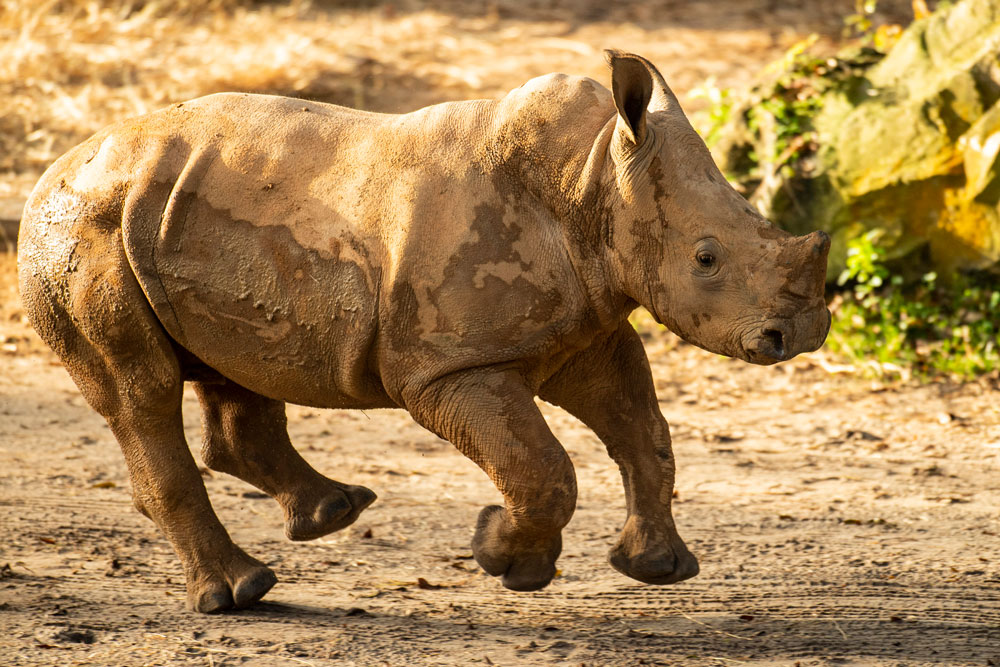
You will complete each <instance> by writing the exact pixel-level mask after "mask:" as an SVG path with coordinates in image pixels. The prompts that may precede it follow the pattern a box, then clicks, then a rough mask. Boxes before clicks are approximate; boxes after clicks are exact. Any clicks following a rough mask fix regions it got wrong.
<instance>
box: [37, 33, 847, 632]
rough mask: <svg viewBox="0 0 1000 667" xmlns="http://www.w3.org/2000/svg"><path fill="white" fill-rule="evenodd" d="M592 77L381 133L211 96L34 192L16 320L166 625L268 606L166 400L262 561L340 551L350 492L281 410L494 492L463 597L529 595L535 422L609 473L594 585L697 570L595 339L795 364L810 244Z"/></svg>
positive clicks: (549, 496) (631, 394)
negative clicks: (580, 441) (156, 578)
mask: <svg viewBox="0 0 1000 667" xmlns="http://www.w3.org/2000/svg"><path fill="white" fill-rule="evenodd" d="M608 55H609V62H610V64H611V69H612V88H613V93H612V92H610V91H608V90H606V89H605V88H603V87H602V86H601V85H599V84H598V83H597V82H595V81H593V80H591V79H587V78H580V77H570V76H565V75H561V74H553V75H548V76H543V77H539V78H537V79H533V80H531V81H529V82H528V83H526V84H525V85H524V86H521V87H520V88H518V89H516V90H513V91H511V92H510V93H509V94H508V95H506V96H505V97H503V98H502V99H500V100H496V101H484V100H480V101H472V102H459V103H448V104H441V105H438V106H433V107H429V108H426V109H422V110H420V111H416V112H414V113H411V114H405V115H382V114H373V113H364V112H360V111H354V110H350V109H344V108H341V107H336V106H331V105H325V104H317V103H313V102H304V101H302V100H295V99H287V98H281V97H269V96H258V95H240V94H221V95H212V96H209V97H205V98H201V99H197V100H193V101H191V102H186V103H183V104H177V105H175V106H173V107H171V108H169V109H165V110H163V111H159V112H156V113H153V114H150V115H148V116H144V117H141V118H137V119H133V120H127V121H124V122H121V123H118V124H117V125H114V126H112V127H110V128H107V129H105V130H104V131H102V132H100V133H98V134H97V135H95V136H94V137H92V138H91V139H89V140H88V141H86V142H84V143H83V144H81V145H80V146H78V147H77V148H75V149H73V150H72V151H70V152H69V153H68V154H66V155H65V156H63V157H62V158H60V159H59V160H58V161H57V162H56V163H55V164H54V165H53V166H52V167H51V168H50V169H49V170H48V171H47V172H46V173H45V175H44V176H43V177H42V179H41V180H40V181H39V183H38V185H37V186H36V187H35V190H34V192H33V193H32V196H31V198H30V200H29V202H28V204H27V207H26V209H25V215H24V219H23V222H22V226H21V233H20V239H21V240H20V247H19V263H20V285H21V294H22V296H23V299H24V305H25V308H26V309H27V312H28V313H29V316H30V318H31V321H32V323H33V325H34V326H35V328H36V329H37V330H38V333H39V334H40V335H41V336H42V338H44V339H45V341H46V342H47V343H48V344H49V345H51V346H52V347H53V349H55V351H56V352H57V353H58V354H59V356H60V357H61V358H62V359H63V361H64V362H65V364H66V368H67V369H68V371H69V373H70V374H71V375H72V377H73V379H74V380H75V381H76V383H77V385H78V386H79V387H80V390H81V391H82V392H83V395H84V396H85V397H86V399H87V401H88V402H89V403H90V405H92V406H93V407H94V409H96V410H97V411H98V412H100V413H101V414H102V415H103V416H104V417H105V418H106V419H107V421H108V423H109V424H110V426H111V429H112V431H113V432H114V434H115V437H116V438H117V439H118V441H119V443H120V444H121V447H122V451H123V452H124V455H125V460H126V462H127V464H128V468H129V474H130V475H131V479H132V484H133V491H134V497H135V504H136V507H137V508H138V509H139V511H141V512H142V513H144V514H145V515H147V516H148V517H150V518H151V519H153V520H154V521H155V522H156V523H157V525H158V526H159V527H160V528H161V529H162V530H163V532H164V533H165V534H166V536H167V537H168V538H169V539H170V541H171V543H172V544H173V546H174V548H175V550H176V552H177V554H178V556H179V557H180V559H181V561H182V563H183V566H184V570H185V573H186V576H187V590H188V603H189V605H190V606H191V607H192V608H193V609H195V610H198V611H203V612H212V611H219V610H224V609H229V608H233V607H236V608H241V607H246V606H247V605H250V604H252V603H254V602H255V601H256V600H258V599H260V597H261V596H263V595H264V594H265V593H266V592H267V591H268V590H269V589H270V587H271V586H272V585H273V584H274V583H275V577H274V574H273V573H272V572H271V571H270V570H269V569H268V568H266V567H265V566H264V565H262V564H261V563H260V562H259V561H257V560H255V559H254V558H252V557H250V556H248V555H247V554H246V553H245V552H244V551H243V550H242V549H240V548H239V547H238V546H236V545H235V544H234V543H233V542H232V541H231V540H230V538H229V535H228V534H227V533H226V530H225V528H223V526H222V524H221V523H220V522H219V520H218V519H217V518H216V516H215V513H214V512H213V510H212V507H211V505H210V504H209V500H208V496H207V494H206V492H205V488H204V485H203V484H202V481H201V478H200V476H199V474H198V470H197V467H196V465H195V462H194V460H193V458H192V456H191V454H190V452H189V450H188V448H187V445H186V443H185V440H184V434H183V429H182V424H181V389H182V386H183V383H184V382H185V381H188V382H192V383H193V384H194V387H195V390H196V391H197V394H198V397H199V398H200V400H201V404H202V408H203V432H204V445H203V447H204V449H203V454H204V459H205V462H206V464H207V465H208V466H209V467H211V468H213V469H214V470H219V471H223V472H227V473H230V474H233V475H235V476H237V477H239V478H241V479H243V480H245V481H247V482H249V483H250V484H253V485H255V486H257V487H258V488H260V489H262V490H263V491H265V492H266V493H268V494H270V495H271V496H273V497H274V498H275V500H277V501H278V502H279V503H280V504H281V506H282V507H283V508H284V511H285V515H286V532H287V534H288V537H290V538H291V539H294V540H304V539H312V538H315V537H319V536H321V535H324V534H327V533H329V532H331V531H335V530H339V529H341V528H343V527H345V526H347V525H349V524H350V523H351V522H353V521H354V520H355V519H356V518H357V516H358V514H359V513H360V512H361V511H362V510H363V509H364V508H365V507H367V506H368V505H369V504H370V503H371V502H372V501H373V500H374V499H375V494H374V493H372V492H371V491H369V490H368V489H366V488H363V487H360V486H350V485H346V484H343V483H340V482H336V481H333V480H330V479H328V478H326V477H324V476H322V475H320V474H319V473H318V472H316V471H315V470H313V469H312V468H311V467H310V466H309V465H308V464H307V463H306V462H305V461H304V460H303V459H302V458H300V457H299V455H298V454H297V453H296V451H295V450H294V449H293V448H292V445H291V444H290V442H289V440H288V434H287V432H286V428H285V425H286V422H285V413H284V404H285V403H286V402H292V403H299V404H304V405H311V406H317V407H324V408H389V407H400V408H404V409H406V410H408V411H409V412H410V414H411V415H412V416H413V418H414V419H416V420H417V421H418V422H419V423H420V424H422V425H423V426H425V427H426V428H428V429H430V430H431V431H433V432H434V433H436V434H438V435H440V436H441V437H443V438H446V439H447V440H450V441H451V442H452V443H454V444H455V446H456V447H458V449H459V450H461V451H462V453H464V454H465V455H466V456H468V457H470V458H471V459H472V460H473V461H475V462H476V463H477V464H479V465H480V466H481V467H482V468H483V470H485V471H486V473H487V474H488V475H489V476H490V477H491V478H492V480H493V481H494V482H495V483H496V485H497V487H498V488H499V490H500V491H501V492H502V493H503V496H504V498H505V501H506V506H505V507H499V506H493V507H487V508H486V509H484V510H483V512H482V514H481V515H480V517H479V522H478V525H477V527H476V532H475V537H474V538H473V551H474V553H475V557H476V560H477V561H478V562H479V564H480V565H481V566H482V568H483V569H484V570H485V571H486V572H488V573H490V574H491V575H494V576H500V577H502V578H503V583H504V585H505V586H507V587H508V588H511V589H514V590H534V589H538V588H541V587H543V586H545V585H546V584H547V583H548V582H549V581H550V580H551V579H552V577H553V574H554V573H555V561H556V558H557V556H558V555H559V552H560V548H561V540H560V531H561V529H562V528H563V526H565V525H566V523H567V522H568V521H569V519H570V516H571V515H572V513H573V509H574V506H575V504H576V479H575V476H574V471H573V466H572V464H571V463H570V459H569V457H568V456H567V455H566V452H565V451H564V450H563V448H562V446H561V445H560V444H559V442H558V441H557V440H556V439H555V438H554V437H553V435H552V433H551V432H550V431H549V429H548V426H547V425H546V423H545V421H544V419H543V418H542V415H541V413H540V412H539V410H538V408H537V407H536V405H535V403H534V400H533V399H534V397H535V396H540V397H541V398H543V399H544V400H546V401H549V402H551V403H554V404H556V405H560V406H562V407H563V408H565V409H566V410H568V411H569V412H570V413H572V414H574V415H576V416H577V417H579V418H580V419H581V420H582V421H583V422H584V423H586V424H587V425H588V426H589V427H590V428H592V429H593V430H594V431H595V433H596V434H597V435H598V436H599V437H600V438H601V440H602V441H603V442H604V443H605V444H606V445H607V448H608V452H609V453H610V455H611V457H612V458H613V459H614V460H615V461H616V462H617V463H618V465H619V466H620V467H621V471H622V477H623V480H624V486H625V494H626V497H627V508H628V518H627V520H626V522H625V526H624V529H623V531H622V535H621V537H620V539H619V540H618V543H617V544H616V545H615V546H614V547H613V548H612V550H611V554H610V560H611V564H612V565H613V566H614V567H615V568H616V569H618V570H619V571H621V572H622V573H624V574H626V575H628V576H630V577H633V578H635V579H638V580H640V581H644V582H647V583H651V584H669V583H674V582H677V581H681V580H683V579H687V578H688V577H692V576H694V575H695V574H696V573H697V572H698V564H697V561H696V560H695V558H694V556H692V555H691V553H690V552H689V551H688V550H687V548H686V547H685V546H684V542H683V541H682V540H681V538H680V536H679V535H678V534H677V530H676V529H675V527H674V520H673V517H672V516H671V510H670V499H671V493H672V491H673V485H674V459H673V455H672V453H671V448H670V435H669V432H668V427H667V423H666V421H664V419H663V416H662V415H661V414H660V410H659V408H658V406H657V400H656V395H655V393H654V390H653V382H652V379H651V376H650V370H649V365H648V363H647V360H646V356H645V353H644V351H643V348H642V344H641V343H640V341H639V338H638V336H637V335H636V333H635V332H634V331H633V329H632V328H631V327H630V326H629V324H628V322H627V320H626V318H627V317H628V315H629V313H630V312H632V310H634V309H635V308H636V307H637V306H639V305H642V306H645V307H646V308H647V309H648V310H649V311H650V312H651V313H653V315H654V316H655V317H656V318H657V320H659V321H661V322H663V323H664V324H666V325H667V326H668V327H670V329H672V330H673V331H675V332H677V333H678V334H680V335H681V336H683V337H684V338H685V339H686V340H688V341H690V342H692V343H694V344H696V345H700V346H701V347H704V348H705V349H708V350H711V351H714V352H717V353H720V354H726V355H732V356H735V357H739V358H741V359H744V360H746V361H750V362H753V363H759V364H770V363H774V362H776V361H780V360H783V359H788V358H790V357H792V356H794V355H795V354H797V353H799V352H803V351H806V350H814V349H816V348H817V347H819V346H820V345H821V344H822V342H823V340H824V338H825V336H826V332H827V329H828V326H829V313H828V311H827V310H826V307H825V304H824V301H823V279H824V276H825V273H826V254H827V249H828V240H827V238H826V237H825V236H824V235H823V234H822V233H820V232H816V233H813V234H811V235H809V236H805V237H800V238H795V237H791V236H789V235H788V234H786V233H784V232H782V231H780V230H777V229H775V228H774V227H772V226H771V224H770V223H768V222H767V221H766V220H764V219H762V218H761V217H760V216H759V215H758V214H757V213H755V212H754V211H753V210H751V209H750V208H749V207H748V206H747V204H746V203H745V201H744V200H743V198H742V197H740V195H739V194H737V193H736V192H735V191H734V190H733V189H732V188H730V186H729V185H728V184H727V183H726V181H725V179H724V178H723V177H722V175H721V174H720V173H719V171H718V169H717V168H716V167H715V165H714V164H713V162H712V160H711V158H710V157H709V154H708V151H707V150H706V149H705V146H704V144H703V143H702V141H701V139H700V138H699V137H698V135H697V134H696V133H695V132H694V130H692V128H691V126H690V125H689V124H688V121H687V119H686V118H685V116H684V114H683V112H682V111H681V109H680V107H679V105H678V104H677V100H676V98H675V97H674V95H673V94H672V93H671V92H670V90H669V89H668V88H667V86H666V84H665V83H664V82H663V79H662V77H661V76H660V74H659V73H658V72H657V71H656V69H655V68H654V67H653V66H652V65H651V64H650V63H648V62H647V61H645V60H644V59H642V58H639V57H637V56H634V55H631V54H625V53H619V52H609V54H608Z"/></svg>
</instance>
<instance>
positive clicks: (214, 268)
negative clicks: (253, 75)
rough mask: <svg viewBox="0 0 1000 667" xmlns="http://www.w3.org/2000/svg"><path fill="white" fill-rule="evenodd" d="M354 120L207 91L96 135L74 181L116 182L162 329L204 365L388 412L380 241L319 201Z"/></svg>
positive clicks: (350, 115) (94, 187) (88, 188)
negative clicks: (380, 322) (376, 361)
mask: <svg viewBox="0 0 1000 667" xmlns="http://www.w3.org/2000/svg"><path fill="white" fill-rule="evenodd" d="M331 116H333V117H334V118H333V121H334V122H331ZM363 116H365V114H360V113H356V112H351V111H350V110H346V109H341V108H339V107H331V106H329V105H317V104H311V103H304V102H302V101H300V100H290V99H286V98H275V97H264V96H243V95H218V96H211V97H210V98H203V99H201V100H195V101H193V102H190V103H185V104H183V105H177V106H175V107H172V108H170V109H168V110H164V111H162V112H158V113H156V114H152V115H150V116H147V117H144V118H140V119H136V120H133V121H127V122H125V123H123V124H121V125H119V126H118V127H117V128H112V130H111V131H109V132H107V133H106V134H105V136H103V137H95V140H93V143H95V144H96V145H95V146H92V147H91V148H90V151H91V152H92V155H91V156H90V159H89V160H88V161H87V162H86V163H85V164H84V165H82V166H81V167H80V168H78V169H77V170H76V172H75V173H74V174H73V180H72V182H71V183H70V185H71V186H72V187H73V188H75V189H76V190H77V191H80V192H92V193H93V192H95V191H98V190H105V191H106V190H107V188H108V184H109V183H120V184H121V185H120V186H119V187H118V188H117V189H118V190H119V191H120V192H122V193H124V195H123V204H122V243H123V245H124V248H125V251H126V255H127V256H128V259H129V263H130V264H131V266H132V268H133V271H134V273H135V275H136V277H137V279H138V281H139V283H140V285H141V286H142V289H143V291H144V292H145V294H146V296H147V298H148V299H149V302H150V304H151V305H152V307H153V310H154V312H155V313H156V315H157V317H158V318H159V319H160V321H161V322H162V323H163V325H164V327H165V328H166V329H167V331H168V333H169V334H170V335H171V336H172V337H173V338H174V339H175V340H177V342H178V343H180V344H181V345H182V346H183V347H184V348H186V349H187V350H188V351H190V352H191V353H193V354H194V355H195V356H197V357H198V358H199V359H200V360H201V361H203V362H204V363H206V364H207V365H209V366H211V367H212V368H214V369H215V370H217V371H219V372H220V373H222V374H223V375H225V376H226V377H229V378H230V379H232V380H234V381H236V382H238V383H240V384H242V385H244V386H246V387H248V388H250V389H252V390H254V391H257V392H259V393H262V394H264V395H267V396H271V397H274V398H279V399H282V400H288V401H292V402H296V403H303V404H310V405H318V406H326V407H366V406H370V407H375V406H379V405H388V404H390V403H391V402H390V401H389V399H388V398H387V396H386V395H385V392H384V391H383V390H382V388H381V384H380V382H379V380H378V377H377V375H375V374H374V373H373V371H372V369H371V368H370V363H369V362H370V359H371V355H372V346H373V343H374V338H375V331H374V327H373V323H374V321H375V313H376V312H377V308H378V297H377V292H378V281H379V274H380V271H381V269H382V262H383V258H384V252H383V249H382V247H381V245H380V243H379V236H378V234H377V233H373V232H372V230H370V229H367V228H365V226H364V224H362V223H361V222H359V221H358V220H357V219H356V218H354V217H353V216H345V215H344V209H345V206H344V205H343V202H338V201H336V200H330V199H329V198H328V197H325V196H324V195H325V194H326V193H324V192H316V191H315V190H316V188H317V187H320V186H321V185H322V184H323V183H325V182H327V181H329V180H330V179H334V180H336V179H337V177H338V174H336V173H331V169H333V170H334V171H336V169H337V168H338V167H336V166H333V167H331V160H330V159H329V155H330V154H335V153H337V152H338V151H339V150H341V146H340V145H339V144H341V143H343V142H344V136H345V135H348V137H349V135H350V125H351V122H352V120H355V119H357V118H360V117H363ZM334 130H339V132H337V131H334ZM333 162H334V163H335V162H336V161H333ZM340 168H341V169H342V170H343V171H344V172H345V173H344V174H343V178H344V179H349V178H356V177H357V176H358V174H357V173H348V171H349V170H348V169H346V168H344V167H340ZM103 196H107V194H105V195H103ZM346 208H347V209H350V208H351V207H350V206H347V207H346Z"/></svg>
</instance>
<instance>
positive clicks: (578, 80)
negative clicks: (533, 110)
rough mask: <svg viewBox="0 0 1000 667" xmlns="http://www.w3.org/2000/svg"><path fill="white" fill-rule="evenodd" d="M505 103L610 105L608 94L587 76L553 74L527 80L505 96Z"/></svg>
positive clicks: (610, 98) (611, 101)
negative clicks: (509, 101)
mask: <svg viewBox="0 0 1000 667" xmlns="http://www.w3.org/2000/svg"><path fill="white" fill-rule="evenodd" d="M507 99H510V100H512V101H522V102H524V103H535V104H539V103H542V104H545V103H547V104H550V105H552V106H553V111H555V107H567V106H569V107H574V108H579V107H606V106H608V105H612V106H613V105H614V100H613V99H612V96H611V91H609V90H608V89H607V88H605V87H604V86H602V85H601V84H600V83H598V82H597V81H595V80H594V79H591V78H590V77H587V76H574V75H570V74H562V73H561V72H555V73H552V74H544V75H542V76H536V77H535V78H534V79H530V80H529V81H527V82H526V83H524V84H523V85H521V86H519V87H518V88H515V89H514V90H512V91H510V93H508V94H507Z"/></svg>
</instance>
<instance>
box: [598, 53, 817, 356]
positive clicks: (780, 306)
mask: <svg viewBox="0 0 1000 667" xmlns="http://www.w3.org/2000/svg"><path fill="white" fill-rule="evenodd" d="M608 60H609V62H610V64H611V69H612V92H613V95H614V101H615V105H616V106H617V108H618V116H617V118H616V120H615V127H614V132H613V135H612V136H611V139H610V143H609V153H610V156H611V163H612V169H613V181H614V182H613V185H612V186H611V187H612V188H613V189H614V190H616V191H617V194H616V195H615V196H613V197H611V200H612V202H611V206H610V210H611V212H610V222H609V229H608V238H607V242H608V245H609V246H610V248H611V251H612V254H613V255H614V257H615V261H616V264H617V265H618V271H619V275H620V276H621V280H622V282H623V287H624V291H625V292H626V293H627V294H628V295H629V296H630V297H631V298H632V299H634V300H635V301H637V302H639V303H640V304H642V305H643V306H645V307H646V309H647V310H649V311H650V312H651V313H652V314H653V316H654V317H655V318H656V319H657V320H658V321H660V322H661V323H663V324H666V325H667V326H668V327H669V328H670V329H671V330H672V331H674V332H675V333H677V334H678V335H680V336H681V337H683V338H684V339H685V340H687V341H689V342H691V343H694V344H695V345H698V346H700V347H703V348H705V349H707V350H710V351H712V352H716V353H719V354H725V355H729V356H733V357H738V358H740V359H743V360H745V361H750V362H753V363H756V364H772V363H775V362H777V361H783V360H785V359H790V358H792V357H794V356H795V355H796V354H798V353H800V352H808V351H812V350H815V349H817V348H818V347H819V346H820V345H822V344H823V341H824V340H825V339H826V334H827V331H828V330H829V327H830V313H829V311H828V310H827V308H826V303H825V301H824V298H823V291H824V283H825V278H826V257H827V253H828V251H829V248H830V240H829V237H828V236H827V235H826V234H825V233H823V232H820V231H816V232H813V233H811V234H808V235H806V236H801V237H796V236H792V235H790V234H788V233H786V232H784V231H782V230H780V229H777V228H776V227H774V226H773V225H772V224H771V223H770V222H768V221H767V220H766V219H764V218H763V217H762V216H760V215H759V214H758V213H757V212H756V211H754V210H753V209H752V208H751V207H750V206H749V205H748V204H747V202H746V200H744V199H743V197H742V196H740V194H739V193H738V192H736V191H735V190H734V189H733V188H732V187H731V186H730V185H729V184H728V183H727V182H726V179H725V178H724V177H723V175H722V174H721V172H720V171H719V169H718V168H717V167H716V165H715V163H714V162H713V161H712V157H711V155H710V154H709V152H708V149H707V148H706V147H705V144H704V142H703V141H702V140H701V138H700V137H699V136H698V134H697V133H696V132H695V131H694V129H693V128H692V127H691V125H690V123H689V122H688V120H687V118H686V117H685V116H684V113H683V111H682V110H681V108H680V105H679V104H678V103H677V98H676V97H674V94H673V93H672V92H671V91H670V89H669V88H668V87H667V85H666V83H665V82H664V80H663V77H662V76H661V75H660V73H659V72H658V71H657V70H656V68H655V67H653V65H652V64H651V63H649V62H648V61H646V60H645V59H643V58H640V57H639V56H635V55H632V54H626V53H621V52H610V51H609V52H608Z"/></svg>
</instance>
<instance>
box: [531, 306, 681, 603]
mask: <svg viewBox="0 0 1000 667" xmlns="http://www.w3.org/2000/svg"><path fill="white" fill-rule="evenodd" d="M539 395H540V396H541V397H542V398H543V399H545V400H546V401H549V402H551V403H554V404H556V405H559V406H561V407H562V408H564V409H565V410H567V411H568V412H569V413H570V414H572V415H574V416H575V417H577V418H578V419H579V420H580V421H582V422H583V423H584V424H586V425H587V426H589V427H590V428H591V429H593V431H594V432H595V433H596V434H597V436H598V437H599V438H600V439H601V441H602V442H603V443H604V444H605V446H606V447H607V449H608V453H609V454H610V455H611V458H612V459H614V461H615V462H616V463H617V464H618V466H619V468H620V469H621V473H622V479H623V481H624V484H625V498H626V507H627V511H628V518H627V519H626V521H625V527H624V529H623V530H622V534H621V537H620V539H619V540H618V543H617V544H616V545H615V546H614V548H612V549H611V553H610V554H609V560H610V562H611V565H612V566H613V567H614V568H615V569H616V570H618V571H619V572H621V573H622V574H625V575H627V576H629V577H632V578H633V579H638V580H639V581H642V582H645V583H647V584H672V583H676V582H678V581H683V580H684V579H688V578H690V577H693V576H695V575H696V574H698V561H697V560H696V559H695V557H694V556H693V555H692V554H691V552H690V551H688V548H687V546H685V544H684V541H683V540H681V537H680V535H678V533H677V528H676V527H675V525H674V518H673V515H672V514H671V509H670V503H671V498H672V496H673V490H674V456H673V451H672V450H671V447H670V431H669V427H668V426H667V422H666V420H665V419H664V418H663V415H662V413H661V412H660V408H659V405H658V403H657V400H656V391H655V389H654V386H653V378H652V374H651V373H650V370H649V362H648V360H647V359H646V353H645V350H644V349H643V347H642V342H641V340H640V339H639V336H638V334H636V332H635V330H633V329H632V327H631V326H630V325H629V324H628V323H627V322H626V323H624V324H623V325H622V326H621V327H620V328H619V329H618V330H617V331H616V332H615V333H614V334H612V335H611V336H610V337H609V338H606V339H602V340H599V341H598V342H595V343H594V345H592V346H591V347H590V348H588V349H586V350H584V351H582V352H580V353H578V354H577V355H576V356H574V357H573V358H572V359H571V360H570V361H569V362H568V363H567V364H566V365H565V366H564V367H563V368H562V369H560V371H559V373H557V374H556V375H555V376H553V377H552V378H551V379H550V380H549V381H548V382H546V383H545V384H544V385H543V386H542V388H541V391H540V393H539Z"/></svg>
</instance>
